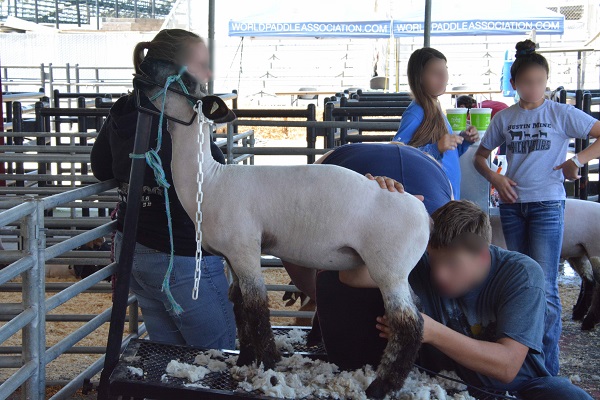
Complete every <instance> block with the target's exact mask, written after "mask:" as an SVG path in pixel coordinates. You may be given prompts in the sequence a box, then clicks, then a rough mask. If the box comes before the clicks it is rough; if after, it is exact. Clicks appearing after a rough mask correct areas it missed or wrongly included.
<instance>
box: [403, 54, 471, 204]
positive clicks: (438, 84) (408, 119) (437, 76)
mask: <svg viewBox="0 0 600 400" xmlns="http://www.w3.org/2000/svg"><path fill="white" fill-rule="evenodd" d="M407 75H408V85H409V86H410V90H411V92H412V95H413V97H414V100H413V102H412V103H411V104H410V105H409V106H408V108H407V109H406V111H405V112H404V114H403V115H402V121H401V122H400V128H399V129H398V133H397V134H396V136H395V137H394V141H398V142H403V143H406V144H408V145H410V146H413V147H416V148H418V149H420V150H422V151H424V152H426V153H428V154H430V155H431V156H433V158H435V159H436V160H438V161H439V162H440V163H441V164H442V167H443V168H444V171H445V172H446V174H447V175H448V179H449V180H450V183H451V184H452V190H453V192H454V198H455V199H457V200H458V199H460V165H459V160H458V158H459V157H460V156H461V155H462V154H464V152H465V151H467V149H468V148H469V146H470V145H471V144H473V143H475V142H476V141H477V140H478V139H479V133H478V132H477V129H476V128H475V127H473V126H469V127H468V128H467V129H466V130H464V131H462V132H461V133H460V134H459V135H455V134H454V133H453V132H452V127H451V126H450V123H449V122H448V119H447V118H446V116H445V115H444V113H443V112H442V108H441V107H440V103H439V101H438V97H439V96H441V95H442V94H444V92H445V91H446V85H447V84H448V67H447V66H446V57H445V56H444V55H443V54H442V53H440V52H439V51H437V50H435V49H432V48H430V47H424V48H422V49H419V50H416V51H415V52H414V53H412V55H411V56H410V59H409V60H408V70H407Z"/></svg>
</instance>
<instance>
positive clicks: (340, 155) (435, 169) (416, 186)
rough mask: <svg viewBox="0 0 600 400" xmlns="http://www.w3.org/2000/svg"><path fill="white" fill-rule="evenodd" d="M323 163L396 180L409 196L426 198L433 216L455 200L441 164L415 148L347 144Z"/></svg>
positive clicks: (387, 144)
mask: <svg viewBox="0 0 600 400" xmlns="http://www.w3.org/2000/svg"><path fill="white" fill-rule="evenodd" d="M323 164H333V165H339V166H340V167H344V168H348V169H350V170H352V171H354V172H358V173H359V174H361V175H365V174H367V173H369V174H371V175H373V176H387V177H390V178H392V179H395V180H397V181H398V182H400V183H402V184H403V185H404V189H405V190H406V191H407V192H408V193H411V194H420V195H423V197H424V200H423V203H424V205H425V208H427V211H428V212H429V214H431V213H433V212H434V211H435V210H437V209H438V208H440V207H441V206H443V205H444V204H446V203H447V202H449V201H450V200H452V187H451V186H450V182H449V181H448V177H447V176H446V174H445V173H444V170H443V169H442V167H441V166H440V164H439V163H438V162H437V161H435V160H434V159H432V158H431V157H429V156H428V155H426V154H424V153H423V152H421V151H419V150H418V149H415V148H414V147H410V146H404V145H400V144H394V143H355V144H347V145H344V146H340V147H338V148H337V149H335V150H334V151H333V152H331V153H330V154H329V155H328V156H327V158H325V160H324V161H323Z"/></svg>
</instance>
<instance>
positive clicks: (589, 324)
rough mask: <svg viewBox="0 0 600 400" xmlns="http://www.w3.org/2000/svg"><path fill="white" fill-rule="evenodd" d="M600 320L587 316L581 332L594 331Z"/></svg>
mask: <svg viewBox="0 0 600 400" xmlns="http://www.w3.org/2000/svg"><path fill="white" fill-rule="evenodd" d="M599 320H600V318H594V317H593V316H589V315H588V316H587V317H585V319H584V320H583V323H582V324H581V330H582V331H591V330H592V329H594V327H595V326H596V324H597V323H598V322H600V321H599Z"/></svg>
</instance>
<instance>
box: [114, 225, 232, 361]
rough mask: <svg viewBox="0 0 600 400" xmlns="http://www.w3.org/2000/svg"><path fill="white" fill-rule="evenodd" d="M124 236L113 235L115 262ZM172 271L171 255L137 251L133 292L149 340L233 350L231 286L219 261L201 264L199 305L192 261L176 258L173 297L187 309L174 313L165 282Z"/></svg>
mask: <svg viewBox="0 0 600 400" xmlns="http://www.w3.org/2000/svg"><path fill="white" fill-rule="evenodd" d="M122 239H123V236H122V234H121V233H119V232H117V234H116V235H115V256H116V257H117V259H118V257H119V254H120V251H121V241H122ZM168 266H169V254H167V253H163V252H160V251H158V250H154V249H151V248H148V247H146V246H143V245H141V244H139V243H137V244H136V247H135V256H134V258H133V268H132V271H131V284H130V288H131V291H132V292H133V294H135V296H136V297H137V300H138V303H139V305H140V308H141V309H142V315H143V316H144V322H145V323H146V328H147V330H148V336H149V337H150V339H151V340H156V341H160V342H166V343H172V344H187V345H192V346H199V347H206V348H214V349H235V335H236V330H235V318H234V315H233V305H232V304H231V302H230V301H229V298H228V296H227V293H228V290H229V283H228V282H227V278H226V277H225V272H224V265H223V259H222V258H221V257H215V256H210V257H203V258H202V277H201V279H200V287H199V295H198V300H193V299H192V288H193V286H194V270H195V268H196V262H195V259H194V257H186V256H177V255H176V256H175V259H174V266H173V273H172V274H171V292H172V293H173V297H174V298H175V300H176V301H177V303H179V305H181V307H182V308H183V313H181V314H180V315H176V314H175V313H173V312H172V311H171V305H170V303H169V300H168V299H167V296H166V295H165V294H164V293H163V292H162V290H161V287H162V282H163V279H164V277H165V273H166V271H167V268H168Z"/></svg>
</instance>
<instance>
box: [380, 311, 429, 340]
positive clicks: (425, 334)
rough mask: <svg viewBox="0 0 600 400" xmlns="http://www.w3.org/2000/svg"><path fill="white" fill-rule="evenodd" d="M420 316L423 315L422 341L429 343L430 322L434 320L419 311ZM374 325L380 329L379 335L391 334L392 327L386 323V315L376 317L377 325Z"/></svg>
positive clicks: (386, 335)
mask: <svg viewBox="0 0 600 400" xmlns="http://www.w3.org/2000/svg"><path fill="white" fill-rule="evenodd" d="M421 316H422V317H423V343H429V341H430V340H431V337H430V336H431V329H432V323H434V322H435V321H434V320H433V319H432V318H431V317H430V316H429V315H426V314H423V313H421ZM375 327H376V328H377V329H378V330H379V331H380V332H379V337H382V338H385V339H389V338H390V335H391V334H392V329H391V328H390V327H389V325H388V319H387V317H386V316H383V317H377V325H375Z"/></svg>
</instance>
